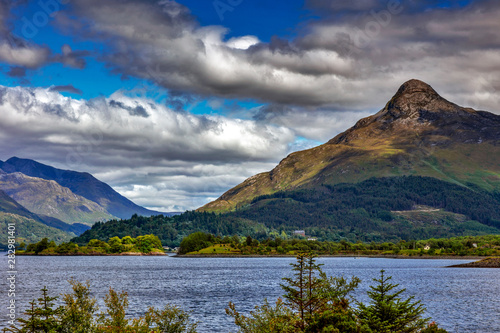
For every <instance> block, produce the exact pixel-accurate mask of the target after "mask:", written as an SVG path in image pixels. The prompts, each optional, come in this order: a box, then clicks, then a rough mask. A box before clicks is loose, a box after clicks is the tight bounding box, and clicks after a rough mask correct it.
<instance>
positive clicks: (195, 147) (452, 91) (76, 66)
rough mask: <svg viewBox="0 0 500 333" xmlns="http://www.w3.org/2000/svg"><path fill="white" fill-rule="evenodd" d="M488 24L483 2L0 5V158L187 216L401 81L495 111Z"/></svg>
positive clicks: (371, 107)
mask: <svg viewBox="0 0 500 333" xmlns="http://www.w3.org/2000/svg"><path fill="white" fill-rule="evenodd" d="M54 9H57V10H54ZM47 13H49V14H51V15H50V16H49V15H48V14H47ZM498 17H500V5H499V4H498V2H497V1H492V0H467V1H428V0H423V1H414V0H406V1H397V0H384V1H381V0H355V1H330V0H328V1H327V0H306V1H297V0H291V1H283V0H280V1H263V0H258V1H257V0H254V1H249V0H218V1H212V0H210V1H208V0H207V1H199V0H178V1H172V0H154V1H153V0H148V1H143V0H107V1H102V0H71V1H63V0H40V1H38V0H37V1H35V0H28V1H23V2H13V1H9V0H0V80H1V83H0V135H1V136H2V137H3V139H4V141H5V142H13V143H12V144H10V145H4V147H2V148H0V159H2V160H3V159H7V158H9V157H11V156H13V155H18V156H19V155H20V156H19V157H24V158H32V159H37V160H40V161H42V162H45V163H48V164H53V165H56V166H59V167H63V168H68V169H77V170H80V171H89V172H92V173H94V174H95V175H97V176H98V177H99V178H100V179H102V180H104V181H106V182H109V183H110V184H111V185H112V186H113V187H115V188H116V189H117V190H118V191H120V192H121V193H123V194H125V195H127V196H129V197H131V198H132V199H133V200H135V201H137V202H138V203H139V204H141V205H145V206H147V207H150V208H153V209H157V210H183V209H193V208H196V207H198V206H201V205H202V204H204V203H206V202H208V201H210V200H213V199H215V198H216V197H218V196H219V195H220V194H222V193H223V192H224V191H226V190H227V189H229V188H231V187H232V186H234V185H236V184H238V183H239V182H241V181H243V180H244V179H245V178H246V177H249V176H251V175H253V174H255V173H258V172H262V171H266V170H269V169H271V168H272V167H274V166H275V165H276V163H277V162H279V161H280V160H281V159H282V158H283V157H285V156H286V155H287V154H289V153H290V152H292V151H296V150H299V149H306V148H309V147H312V146H315V145H318V144H321V143H324V142H326V141H328V140H329V139H330V138H332V137H334V136H335V135H337V134H338V133H340V132H342V131H344V130H346V129H347V128H349V127H350V126H352V125H353V124H354V123H355V122H356V121H357V120H359V119H360V118H362V117H365V116H367V115H370V114H373V113H374V112H377V110H380V109H381V108H382V107H383V106H384V104H385V103H386V101H387V100H389V99H390V98H391V96H392V95H393V94H394V92H395V91H396V90H397V89H398V87H399V86H400V85H401V84H402V83H404V82H405V81H407V80H409V79H412V78H416V79H421V80H423V81H425V82H427V83H429V84H431V85H432V86H433V87H434V88H435V89H436V90H437V91H438V92H440V93H441V94H442V95H443V96H444V97H445V98H447V99H449V100H452V101H454V102H456V103H457V104H461V105H464V106H470V107H474V108H477V109H483V110H489V111H492V112H495V113H499V108H498V105H500V104H499V102H500V99H499V94H498V91H499V90H500V81H499V80H498V77H500V56H499V55H500V52H499V50H500V36H499V34H498V31H499V30H500V23H499V21H500V20H498ZM15 87H17V88H15ZM41 124H47V125H46V126H45V127H43V126H42V125H41ZM95 129H99V132H98V134H99V137H101V140H100V141H99V144H95V142H94V141H92V140H90V141H89V139H88V137H89V134H88V133H89V132H92V131H94V130H95ZM89 142H90V143H89ZM75 154H76V155H77V156H78V160H81V161H82V162H81V163H77V164H76V165H75V164H74V163H69V162H68V161H70V160H72V158H70V157H72V156H75Z"/></svg>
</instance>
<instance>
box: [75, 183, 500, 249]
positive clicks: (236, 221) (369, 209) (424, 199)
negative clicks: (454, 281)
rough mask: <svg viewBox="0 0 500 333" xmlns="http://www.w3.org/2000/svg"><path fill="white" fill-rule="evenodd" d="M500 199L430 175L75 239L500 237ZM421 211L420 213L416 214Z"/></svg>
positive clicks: (269, 198) (104, 226) (305, 193)
mask: <svg viewBox="0 0 500 333" xmlns="http://www.w3.org/2000/svg"><path fill="white" fill-rule="evenodd" d="M498 207H500V194H499V193H490V192H486V191H484V190H482V189H480V188H478V187H476V186H474V185H469V187H464V186H460V185H455V184H451V183H449V182H444V181H441V180H438V179H434V178H429V177H414V176H410V177H390V178H373V179H369V180H366V181H364V182H361V183H358V184H338V185H323V186H321V187H318V188H316V189H310V190H297V191H288V192H279V193H276V194H273V195H266V196H261V197H258V198H255V199H254V200H253V201H252V203H251V204H249V205H247V206H245V207H242V208H241V209H239V210H237V211H236V212H231V213H226V214H215V213H207V212H186V213H184V214H182V215H178V216H174V217H164V216H152V217H139V216H134V217H132V219H129V220H121V221H118V220H114V221H110V222H107V223H97V224H96V225H94V226H93V227H92V229H91V230H88V231H86V232H85V233H84V234H82V235H81V236H80V237H78V238H76V239H75V241H76V242H78V243H80V244H82V243H87V242H88V241H90V240H91V239H94V238H95V239H100V240H103V241H107V240H108V239H109V238H110V237H114V236H118V237H124V236H131V237H137V236H139V235H146V234H151V233H153V234H155V235H157V236H158V237H159V238H160V239H161V241H162V243H163V244H164V245H176V246H177V245H179V244H180V241H181V240H182V238H183V237H185V236H187V235H189V234H190V233H192V232H196V231H204V232H209V233H213V234H215V235H221V236H231V235H235V234H237V235H241V236H247V235H250V236H252V237H254V238H257V239H265V238H267V237H273V236H278V235H282V234H284V235H286V237H292V236H293V232H294V230H297V229H301V230H305V232H306V234H307V235H308V236H310V237H316V238H318V239H319V240H330V241H340V240H342V239H346V240H348V241H351V242H355V241H365V242H370V241H398V240H409V239H426V238H431V237H452V236H463V235H484V234H499V233H500V210H499V209H498ZM417 213H418V214H417Z"/></svg>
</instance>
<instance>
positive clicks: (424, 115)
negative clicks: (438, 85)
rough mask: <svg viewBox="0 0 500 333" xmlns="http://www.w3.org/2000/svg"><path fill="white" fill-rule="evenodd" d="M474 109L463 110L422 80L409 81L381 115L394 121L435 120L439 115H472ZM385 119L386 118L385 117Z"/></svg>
mask: <svg viewBox="0 0 500 333" xmlns="http://www.w3.org/2000/svg"><path fill="white" fill-rule="evenodd" d="M471 113H474V110H472V109H466V108H462V107H460V106H458V105H456V104H454V103H452V102H450V101H448V100H446V99H444V98H443V97H441V96H440V95H439V94H438V93H437V92H436V91H435V90H434V89H433V88H432V87H431V86H430V85H428V84H427V83H425V82H423V81H420V80H415V79H413V80H409V81H407V82H405V83H403V85H402V86H401V87H400V88H399V89H398V91H397V92H396V94H395V95H394V97H392V98H391V100H390V101H389V102H388V103H387V105H386V106H385V108H384V109H382V111H381V114H380V115H383V116H389V117H390V118H392V119H399V118H411V119H415V120H416V119H419V120H420V121H422V120H430V119H435V117H436V115H437V114H441V115H445V114H462V115H466V114H471ZM384 118H385V117H384Z"/></svg>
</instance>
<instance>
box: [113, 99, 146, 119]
mask: <svg viewBox="0 0 500 333" xmlns="http://www.w3.org/2000/svg"><path fill="white" fill-rule="evenodd" d="M109 106H111V107H116V108H120V109H124V110H127V111H128V113H129V114H130V115H131V116H139V117H144V118H147V117H149V114H148V113H147V111H146V109H145V108H144V107H142V106H140V105H136V106H134V107H132V106H128V105H125V104H123V103H122V102H118V101H115V100H110V101H109Z"/></svg>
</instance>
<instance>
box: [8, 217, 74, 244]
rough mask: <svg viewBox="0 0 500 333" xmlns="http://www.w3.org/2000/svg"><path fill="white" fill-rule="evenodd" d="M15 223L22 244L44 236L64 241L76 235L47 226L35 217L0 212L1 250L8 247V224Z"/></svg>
mask: <svg viewBox="0 0 500 333" xmlns="http://www.w3.org/2000/svg"><path fill="white" fill-rule="evenodd" d="M9 223H12V224H15V227H16V230H15V231H16V241H17V242H18V243H19V244H20V243H22V242H25V243H36V242H39V241H41V240H42V239H43V238H44V237H47V238H49V239H51V240H54V241H55V242H56V243H58V244H59V243H63V242H67V241H69V240H70V239H71V238H73V237H75V234H74V233H71V232H66V231H62V230H59V229H56V228H53V227H50V226H47V225H45V224H43V223H41V222H39V221H37V220H35V219H31V218H27V217H25V216H21V215H17V214H12V213H5V212H0V250H5V249H6V248H7V238H8V225H9Z"/></svg>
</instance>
